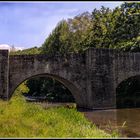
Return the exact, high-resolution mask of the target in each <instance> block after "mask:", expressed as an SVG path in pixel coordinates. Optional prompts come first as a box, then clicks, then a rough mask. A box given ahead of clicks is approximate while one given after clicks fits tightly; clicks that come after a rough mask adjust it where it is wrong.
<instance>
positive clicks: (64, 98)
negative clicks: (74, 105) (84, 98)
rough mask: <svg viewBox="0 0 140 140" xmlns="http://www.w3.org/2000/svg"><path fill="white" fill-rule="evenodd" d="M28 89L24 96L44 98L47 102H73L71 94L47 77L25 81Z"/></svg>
mask: <svg viewBox="0 0 140 140" xmlns="http://www.w3.org/2000/svg"><path fill="white" fill-rule="evenodd" d="M25 85H26V86H27V87H28V89H29V90H28V91H27V93H24V94H23V95H24V96H34V97H39V96H41V97H45V98H46V101H48V102H75V99H74V97H73V95H72V94H71V92H70V91H69V90H68V89H67V88H66V87H65V86H64V85H63V84H61V83H60V82H58V81H56V80H54V79H52V78H49V77H37V78H32V79H31V80H27V81H26V82H25Z"/></svg>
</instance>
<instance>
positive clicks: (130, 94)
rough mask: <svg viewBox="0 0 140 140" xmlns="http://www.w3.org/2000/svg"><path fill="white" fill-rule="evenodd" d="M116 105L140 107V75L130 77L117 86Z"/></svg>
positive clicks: (120, 106)
mask: <svg viewBox="0 0 140 140" xmlns="http://www.w3.org/2000/svg"><path fill="white" fill-rule="evenodd" d="M116 107H117V108H138V107H140V75H137V76H132V77H129V78H127V79H125V80H123V81H122V82H121V83H120V84H119V85H118V86H117V88H116Z"/></svg>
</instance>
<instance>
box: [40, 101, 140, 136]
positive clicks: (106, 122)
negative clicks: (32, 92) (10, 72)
mask: <svg viewBox="0 0 140 140" xmlns="http://www.w3.org/2000/svg"><path fill="white" fill-rule="evenodd" d="M39 104H40V105H42V106H43V107H44V108H48V107H56V106H66V107H67V105H70V106H73V107H74V106H75V105H76V104H75V103H39ZM78 111H79V112H82V113H84V115H85V117H86V118H87V119H88V120H89V121H91V122H93V123H94V124H96V126H97V127H99V128H100V129H103V130H105V131H106V132H108V133H112V132H113V131H114V130H116V131H119V133H120V134H121V137H133V138H140V108H131V109H110V110H96V111H95V110H84V109H78Z"/></svg>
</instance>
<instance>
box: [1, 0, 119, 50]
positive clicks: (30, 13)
mask: <svg viewBox="0 0 140 140" xmlns="http://www.w3.org/2000/svg"><path fill="white" fill-rule="evenodd" d="M121 4H122V2H121V1H119V2H115V1H114V2H113V1H112V2H111V1H108V2H107V1H103V2H101V1H98V2H94V1H93V2H92V1H89V2H87V1H85V2H84V1H82V2H79V1H77V2H76V1H75V2H72V1H71V2H70V1H69V2H68V1H66V2H64V1H63V2H61V1H59V2H55V1H54V2H43V1H42V2H39V1H38V2H35V1H34V2H25V1H24V2H21V1H20V2H0V44H8V45H14V46H15V47H22V48H31V47H34V46H38V47H40V46H41V45H42V44H43V42H44V41H45V39H46V38H47V37H48V35H49V34H50V33H51V31H52V30H53V29H54V28H55V26H56V25H57V23H58V22H59V21H60V20H62V19H67V18H72V17H74V16H76V15H78V14H80V13H82V12H86V11H89V12H92V11H93V9H94V8H97V9H99V8H100V7H101V6H102V5H103V6H105V7H109V8H111V9H112V8H114V7H116V6H120V5H121Z"/></svg>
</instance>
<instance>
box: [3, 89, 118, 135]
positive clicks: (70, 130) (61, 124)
mask: <svg viewBox="0 0 140 140" xmlns="http://www.w3.org/2000/svg"><path fill="white" fill-rule="evenodd" d="M21 88H22V87H20V88H18V89H17V90H16V91H15V94H14V97H12V99H11V100H10V101H8V102H6V101H2V100H1V101H0V137H7V138H11V137H15V138H16V137H18V138H19V137H20V138H111V137H117V135H114V134H113V135H111V134H107V133H105V132H104V131H101V130H99V129H98V128H97V127H96V126H95V125H94V124H92V123H90V122H88V121H87V120H86V118H85V117H84V115H83V114H82V113H80V112H77V111H76V109H67V108H64V107H60V108H49V109H46V110H45V109H43V108H42V107H41V106H39V105H36V104H33V103H28V102H26V101H25V99H24V98H23V97H22V96H21V94H20V92H21Z"/></svg>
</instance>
